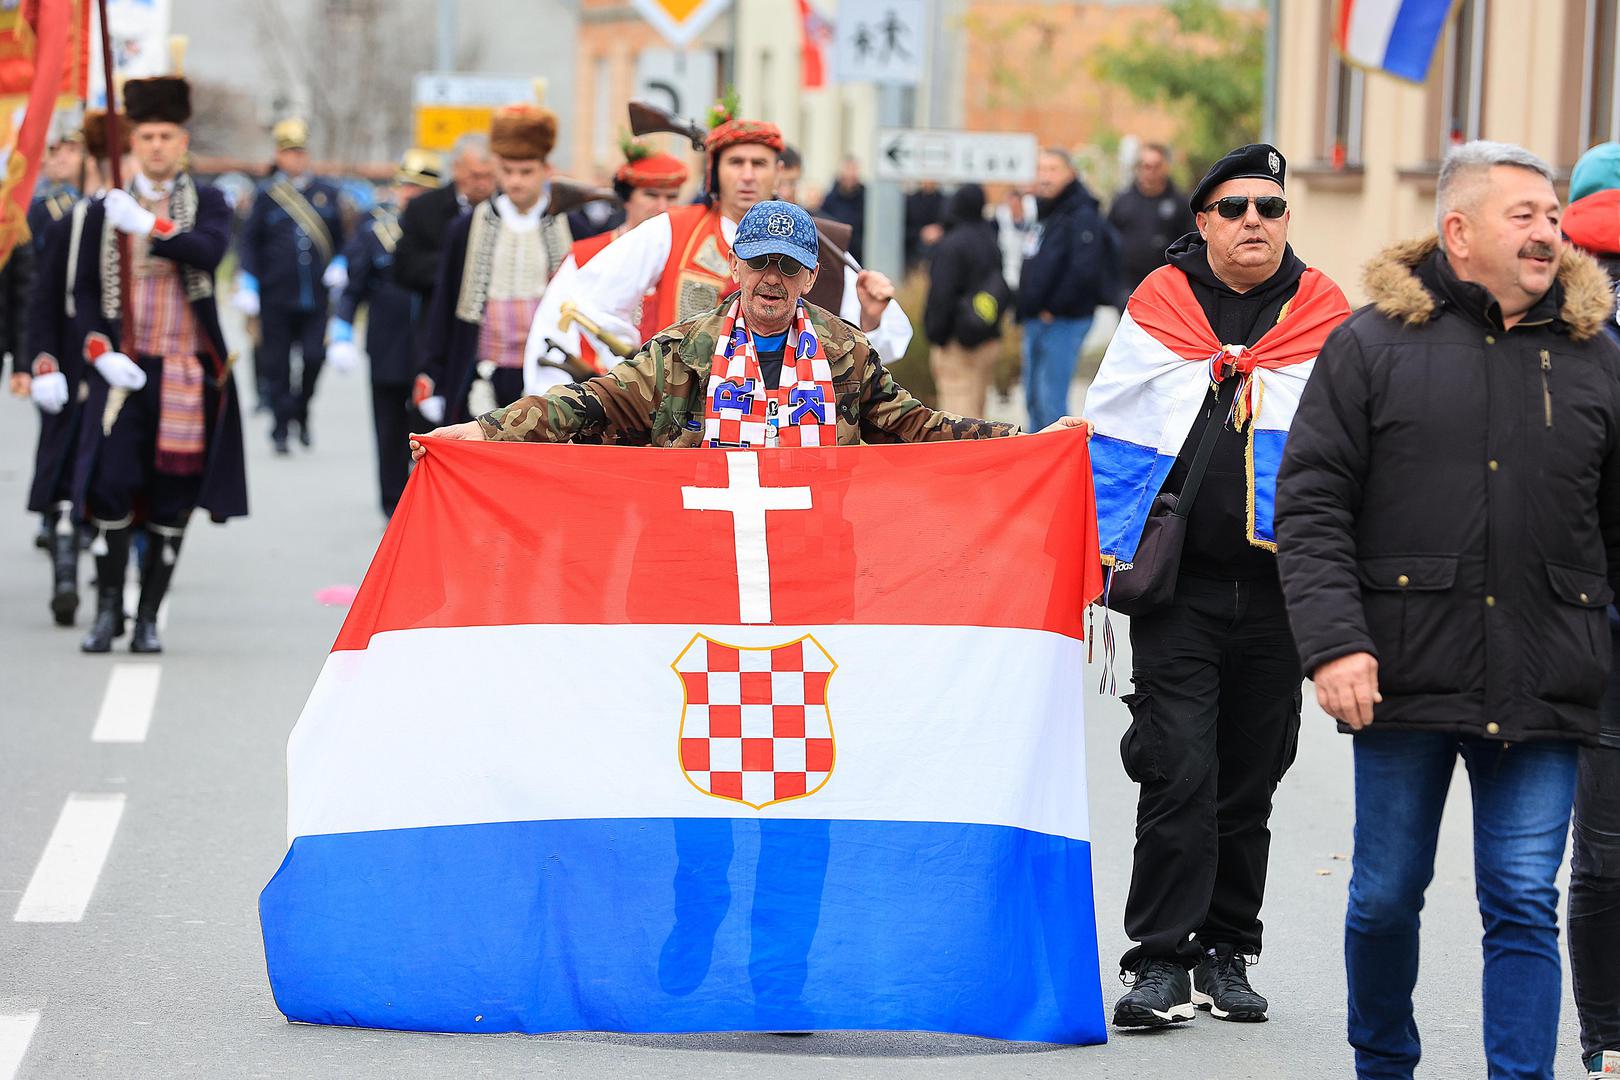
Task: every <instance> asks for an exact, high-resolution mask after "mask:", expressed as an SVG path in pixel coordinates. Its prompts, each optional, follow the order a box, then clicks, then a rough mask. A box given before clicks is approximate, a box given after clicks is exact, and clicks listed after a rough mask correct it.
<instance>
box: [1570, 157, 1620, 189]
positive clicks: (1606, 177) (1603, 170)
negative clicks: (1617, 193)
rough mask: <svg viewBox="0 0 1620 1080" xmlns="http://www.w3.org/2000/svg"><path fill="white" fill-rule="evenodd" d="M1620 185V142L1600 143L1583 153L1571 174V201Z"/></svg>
mask: <svg viewBox="0 0 1620 1080" xmlns="http://www.w3.org/2000/svg"><path fill="white" fill-rule="evenodd" d="M1617 187H1620V143H1612V142H1606V143H1598V144H1597V145H1596V146H1594V147H1592V149H1590V150H1588V151H1587V152H1586V153H1584V154H1582V155H1581V160H1579V161H1577V162H1576V163H1575V171H1573V172H1571V173H1570V174H1569V201H1570V202H1574V201H1575V200H1576V199H1584V198H1586V196H1588V195H1593V194H1596V193H1597V192H1599V191H1607V190H1608V189H1609V188H1617Z"/></svg>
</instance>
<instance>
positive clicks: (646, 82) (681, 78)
mask: <svg viewBox="0 0 1620 1080" xmlns="http://www.w3.org/2000/svg"><path fill="white" fill-rule="evenodd" d="M631 96H632V97H636V98H639V99H641V100H642V101H650V102H652V103H653V104H654V105H662V106H663V107H664V108H666V109H668V110H669V111H670V112H672V113H674V114H675V115H676V116H702V115H703V114H704V112H705V111H706V110H707V109H708V108H709V106H710V105H712V104H714V99H715V98H717V97H719V96H720V61H719V58H718V54H716V53H715V51H714V50H713V49H683V50H682V51H680V52H676V51H675V50H674V49H643V50H641V52H640V53H639V54H637V56H636V90H635V93H634V94H632V95H631Z"/></svg>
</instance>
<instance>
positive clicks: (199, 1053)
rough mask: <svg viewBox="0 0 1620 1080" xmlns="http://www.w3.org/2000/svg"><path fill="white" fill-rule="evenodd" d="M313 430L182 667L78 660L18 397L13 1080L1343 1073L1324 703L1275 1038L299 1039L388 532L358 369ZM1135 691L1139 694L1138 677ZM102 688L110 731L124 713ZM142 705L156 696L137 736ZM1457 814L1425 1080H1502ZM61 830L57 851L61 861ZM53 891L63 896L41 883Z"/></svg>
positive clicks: (7, 459) (1250, 1032)
mask: <svg viewBox="0 0 1620 1080" xmlns="http://www.w3.org/2000/svg"><path fill="white" fill-rule="evenodd" d="M314 423H315V438H316V445H315V448H314V449H313V450H312V451H297V448H296V447H295V451H297V452H295V453H294V454H293V455H292V457H291V458H290V459H279V460H278V459H273V458H272V457H271V455H270V453H269V444H268V439H267V438H266V437H265V436H264V434H263V433H262V431H261V430H260V429H261V427H262V426H263V425H262V424H261V422H260V420H259V419H257V418H256V419H253V420H252V421H250V424H249V430H250V433H251V437H250V439H249V442H248V450H249V472H250V485H251V492H252V508H253V514H252V516H251V517H250V518H248V519H246V520H245V521H238V522H233V523H232V524H230V525H228V526H225V527H223V528H221V527H215V526H212V525H209V524H207V523H206V522H204V521H199V522H198V523H197V524H196V525H195V526H194V527H193V529H192V530H191V532H190V534H189V536H188V539H187V546H186V551H185V553H184V556H183V559H182V562H181V564H180V567H179V572H178V575H177V579H176V585H175V587H174V592H173V596H172V603H171V605H170V608H171V610H170V612H169V615H168V625H167V633H166V635H165V644H166V646H167V649H168V651H167V652H166V653H165V654H164V655H163V656H162V657H161V658H160V659H156V660H154V659H145V658H134V657H131V656H130V654H128V653H127V652H114V653H113V654H111V655H110V656H104V657H87V656H82V655H80V654H79V652H78V649H77V642H78V638H79V636H80V634H82V632H83V629H84V627H85V625H86V624H87V622H88V611H89V609H90V607H91V606H92V602H91V601H90V600H89V598H88V596H87V598H86V607H85V608H82V609H81V613H80V618H79V627H78V628H76V629H75V630H73V631H68V630H61V629H57V628H55V627H54V626H52V625H51V622H50V616H49V613H48V611H47V609H46V599H47V596H48V585H49V569H48V566H47V561H46V559H45V557H44V555H43V554H41V553H40V552H37V551H35V550H34V549H33V547H32V546H31V541H32V535H33V529H34V522H33V520H32V519H31V518H30V517H29V516H27V515H25V514H24V512H23V511H22V506H23V504H24V501H25V488H26V484H27V480H28V476H29V472H30V469H31V456H32V446H33V438H34V430H35V427H34V416H33V413H32V410H31V408H30V407H29V406H28V405H27V404H26V403H23V402H17V401H14V400H11V399H5V400H0V508H3V509H0V677H3V682H0V1080H8V1078H9V1077H11V1076H13V1075H15V1076H21V1077H53V1078H54V1077H91V1076H94V1077H101V1076H107V1077H148V1076H150V1077H175V1076H254V1077H258V1076H265V1077H270V1076H275V1077H282V1076H289V1077H303V1076H317V1075H319V1076H344V1077H403V1076H452V1075H453V1076H505V1075H512V1074H515V1073H518V1072H519V1071H522V1072H525V1073H533V1074H538V1075H548V1076H612V1077H615V1078H617V1080H634V1078H640V1077H658V1078H666V1077H702V1078H704V1080H712V1078H715V1077H726V1076H747V1077H750V1078H763V1077H775V1076H781V1077H794V1078H804V1077H842V1076H883V1077H886V1078H887V1077H908V1076H917V1077H923V1076H926V1077H938V1076H960V1077H1072V1076H1087V1077H1119V1078H1126V1077H1130V1078H1136V1077H1145V1076H1198V1077H1201V1078H1205V1080H1237V1078H1245V1077H1321V1076H1347V1075H1350V1073H1351V1064H1350V1061H1351V1059H1350V1053H1349V1049H1348V1047H1347V1046H1346V1045H1345V1042H1344V971H1343V964H1342V958H1341V950H1340V935H1341V926H1342V920H1343V913H1344V895H1345V886H1346V883H1347V881H1348V876H1349V866H1350V864H1349V862H1348V861H1347V856H1348V854H1349V852H1350V828H1351V819H1350V813H1349V807H1350V746H1349V741H1348V740H1347V739H1346V738H1343V737H1341V736H1338V735H1336V734H1335V733H1334V732H1333V730H1332V727H1331V725H1330V724H1329V723H1328V721H1327V720H1326V719H1325V718H1324V717H1323V716H1322V714H1321V713H1320V712H1318V711H1317V710H1316V709H1315V707H1314V706H1311V707H1310V708H1309V709H1308V711H1307V713H1306V717H1305V735H1304V737H1303V739H1302V746H1301V750H1300V755H1299V760H1298V763H1297V764H1296V765H1295V766H1294V769H1293V771H1292V772H1291V773H1290V774H1289V776H1288V777H1287V779H1286V780H1285V781H1284V784H1283V787H1282V790H1281V792H1280V793H1279V796H1278V802H1277V811H1276V815H1275V817H1274V821H1273V824H1274V827H1275V832H1276V838H1275V841H1274V844H1273V847H1272V861H1271V884H1270V891H1269V896H1268V901H1267V909H1266V912H1265V921H1266V928H1267V948H1266V952H1265V956H1264V958H1263V960H1262V961H1261V963H1260V965H1259V967H1258V968H1256V969H1255V970H1254V973H1253V978H1254V982H1255V984H1256V986H1257V988H1258V989H1260V990H1261V991H1262V992H1264V993H1265V994H1267V995H1268V996H1269V997H1270V999H1271V1002H1272V1020H1271V1022H1270V1023H1267V1024H1263V1025H1255V1026H1244V1025H1234V1024H1223V1023H1219V1022H1216V1021H1213V1020H1211V1019H1209V1018H1208V1016H1207V1015H1203V1014H1201V1015H1200V1017H1199V1018H1198V1019H1197V1020H1196V1021H1195V1022H1193V1023H1192V1024H1189V1025H1184V1026H1181V1027H1178V1028H1175V1029H1172V1030H1168V1031H1164V1032H1159V1033H1152V1034H1145V1035H1119V1034H1117V1033H1115V1034H1113V1035H1112V1040H1111V1042H1110V1043H1109V1044H1108V1045H1106V1046H1097V1047H1086V1048H1073V1047H1053V1046H1032V1045H1023V1044H1005V1043H997V1042H991V1041H986V1040H978V1039H968V1038H952V1037H944V1036H939V1035H924V1034H883V1033H860V1032H841V1033H827V1034H818V1035H814V1036H811V1037H809V1038H802V1039H782V1038H777V1037H773V1036H766V1035H752V1034H739V1035H701V1036H635V1035H604V1034H574V1035H558V1036H529V1037H525V1036H495V1035H485V1036H440V1035H421V1034H401V1033H395V1032H382V1031H362V1030H349V1029H333V1028H316V1027H308V1026H302V1025H290V1024H288V1023H286V1022H285V1020H284V1019H283V1018H282V1017H281V1015H280V1014H279V1013H278V1012H277V1010H276V1006H275V1003H274V1001H273V1000H272V998H271V995H270V990H269V986H268V983H267V981H266V978H265V969H264V955H263V951H262V948H261V945H260V939H259V929H258V920H257V909H256V902H257V896H258V892H259V890H260V889H261V888H262V887H263V885H264V883H265V882H266V881H267V880H269V878H270V876H271V874H272V873H273V872H274V871H275V869H276V867H277V865H278V863H279V862H280V860H281V857H282V854H283V850H284V826H285V814H286V796H285V780H286V773H285V757H284V750H285V746H286V740H287V735H288V732H289V731H290V730H291V728H292V726H293V723H294V721H295V720H296V719H297V716H298V713H299V710H300V708H301V707H302V705H303V702H304V698H305V696H306V694H307V693H308V691H309V689H310V687H311V685H312V684H313V682H314V679H315V676H316V673H317V672H318V671H319V669H320V666H321V663H322V661H323V659H324V657H325V655H326V652H327V649H328V648H329V646H330V644H331V642H332V639H333V637H334V635H335V634H336V632H337V629H338V626H339V624H340V622H341V620H342V618H343V611H342V610H341V609H340V608H333V607H324V606H322V605H321V604H320V603H318V602H317V601H316V599H315V594H316V593H317V591H319V590H321V589H323V588H326V587H328V586H333V585H355V584H358V583H359V581H360V579H361V577H362V575H363V574H364V572H365V568H366V565H367V563H368V561H369V559H370V557H371V553H372V551H373V550H374V548H375V545H376V543H377V540H378V538H379V537H380V535H381V532H382V527H383V523H382V520H381V516H380V514H379V513H378V511H377V510H376V509H375V505H376V496H375V494H374V487H373V480H372V471H371V470H372V450H371V441H370V440H371V434H370V429H369V424H370V412H369V406H368V403H367V401H366V394H365V382H364V378H363V376H360V375H351V376H349V377H347V378H344V377H342V376H337V375H333V374H331V373H328V374H327V375H326V376H325V378H324V381H323V384H322V388H321V394H320V398H319V400H318V401H317V406H316V413H315V421H314ZM85 573H86V576H88V567H86V571H85ZM1121 629H1123V628H1122V627H1121ZM1099 656H1100V650H1099ZM130 665H134V667H133V668H131V667H130ZM1119 671H1120V673H1121V676H1120V677H1121V681H1122V682H1123V681H1125V673H1127V672H1128V660H1127V659H1126V658H1124V657H1122V658H1121V659H1120V662H1119ZM154 673H156V674H154ZM1092 674H1093V676H1094V678H1093V683H1095V675H1096V674H1097V672H1095V671H1094V672H1093V673H1092ZM154 680H155V684H154ZM114 684H117V685H116V687H115V686H114ZM110 688H112V689H110ZM109 693H112V695H113V698H114V706H113V707H112V708H111V710H110V711H111V712H112V713H113V714H115V715H109V716H102V712H103V702H104V699H105V698H106V697H107V696H108V695H109ZM154 693H155V697H154V696H153V695H154ZM142 701H151V702H152V703H153V708H152V709H151V712H150V720H149V723H148V724H145V725H143V724H142V722H141V721H142V719H143V718H144V717H145V715H146V713H145V712H144V710H143V709H141V708H140V703H141V702H142ZM1086 708H1087V714H1088V727H1089V732H1088V745H1089V754H1090V763H1091V764H1090V777H1089V780H1090V794H1089V797H1090V802H1091V817H1092V829H1093V834H1092V836H1093V844H1094V849H1095V867H1096V892H1097V911H1098V920H1099V922H1098V934H1099V940H1100V942H1101V944H1102V971H1101V972H1100V977H1101V978H1102V980H1103V984H1104V997H1105V1001H1106V1002H1107V1003H1108V1004H1109V1005H1110V1006H1111V1004H1112V1002H1113V999H1114V998H1115V997H1117V996H1118V994H1119V993H1121V992H1122V988H1121V986H1120V984H1119V983H1118V982H1117V981H1116V978H1115V971H1114V970H1113V961H1114V960H1115V959H1116V958H1117V957H1118V955H1119V953H1120V952H1121V951H1122V950H1123V949H1124V948H1125V947H1126V945H1127V942H1126V940H1125V938H1124V935H1123V933H1122V932H1121V930H1120V911H1121V905H1122V903H1123V900H1124V895H1125V889H1126V885H1127V882H1128V877H1129V867H1130V853H1131V837H1132V821H1133V809H1134V800H1135V793H1134V789H1133V787H1132V785H1131V784H1130V783H1129V782H1128V781H1127V780H1126V779H1125V777H1124V775H1123V773H1122V772H1121V769H1120V764H1119V756H1118V749H1117V747H1118V739H1119V735H1120V733H1121V732H1122V730H1123V727H1124V723H1125V718H1126V711H1125V708H1124V706H1123V705H1121V704H1120V703H1119V702H1118V701H1117V700H1115V699H1112V698H1105V697H1097V696H1093V697H1092V698H1090V699H1089V700H1088V701H1087V703H1086ZM137 736H140V737H139V738H138V739H137V738H136V737H137ZM108 738H121V739H124V740H126V741H107V739H108ZM1452 796H1453V798H1452V803H1451V805H1450V806H1449V807H1448V813H1447V819H1446V824H1445V831H1444V835H1443V837H1442V842H1441V845H1440V863H1439V867H1438V869H1437V873H1436V875H1435V881H1434V885H1433V886H1432V887H1431V888H1430V890H1429V895H1428V904H1427V909H1426V912H1425V915H1426V918H1425V920H1424V921H1425V934H1424V951H1423V968H1422V976H1421V981H1420V986H1419V1000H1418V1010H1419V1018H1420V1021H1419V1022H1420V1025H1421V1028H1422V1032H1423V1036H1424V1043H1425V1051H1426V1054H1425V1057H1426V1062H1427V1064H1426V1066H1425V1067H1424V1068H1423V1069H1422V1070H1421V1071H1420V1075H1428V1076H1445V1077H1462V1076H1482V1075H1483V1074H1484V1061H1483V1054H1482V1051H1481V1048H1480V1026H1481V1021H1480V1016H1479V996H1480V979H1479V970H1478V969H1479V933H1480V931H1479V918H1478V914H1477V911H1476V908H1475V903H1474V896H1473V883H1472V882H1473V879H1472V869H1471V841H1470V834H1469V812H1468V801H1467V785H1466V781H1465V780H1463V781H1460V782H1458V783H1457V784H1455V785H1454V787H1453V792H1452ZM59 819H60V820H61V821H62V827H61V828H62V831H63V832H64V837H62V838H59V839H61V841H62V842H60V843H57V844H52V843H51V838H52V835H53V830H56V829H57V828H58V822H59ZM66 834H71V836H72V837H73V838H74V844H73V845H68V846H64V844H66ZM103 851H104V852H105V858H104V859H103V858H101V853H102V852H103ZM42 860H44V861H46V862H47V863H50V867H49V868H48V869H49V872H47V871H45V870H40V869H39V868H40V865H41V862H42ZM53 860H54V861H53ZM36 876H39V878H40V880H44V881H47V882H55V883H56V885H57V889H56V893H55V894H53V893H52V891H51V890H50V889H47V888H45V887H44V886H40V888H39V889H38V890H32V889H30V883H31V881H34V880H36ZM25 892H29V893H30V894H31V895H29V896H25V895H24V894H25ZM76 904H78V905H79V906H82V908H83V910H82V913H79V915H78V917H77V918H75V917H74V916H75V914H76V912H75V905H76ZM14 915H15V916H17V917H18V918H27V919H29V920H33V919H35V918H38V917H40V916H41V915H44V916H48V917H52V918H58V919H65V920H67V921H17V919H16V918H14ZM1572 1012H1573V1009H1572V1005H1571V1004H1570V1002H1569V1000H1568V993H1567V990H1566V1001H1565V1006H1564V1038H1563V1043H1564V1046H1565V1047H1566V1052H1565V1053H1564V1054H1563V1056H1562V1058H1561V1059H1560V1066H1561V1068H1562V1070H1563V1071H1562V1072H1561V1073H1560V1076H1569V1077H1575V1076H1579V1075H1583V1074H1582V1073H1580V1071H1579V1070H1578V1068H1577V1062H1576V1056H1577V1055H1576V1051H1575V1046H1576V1043H1575V1033H1574V1023H1573V1015H1572Z"/></svg>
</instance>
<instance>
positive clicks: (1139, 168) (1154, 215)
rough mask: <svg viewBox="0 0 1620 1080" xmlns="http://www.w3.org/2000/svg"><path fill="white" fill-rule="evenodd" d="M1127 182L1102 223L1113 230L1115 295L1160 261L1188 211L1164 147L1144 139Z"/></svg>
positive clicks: (1186, 222) (1188, 218)
mask: <svg viewBox="0 0 1620 1080" xmlns="http://www.w3.org/2000/svg"><path fill="white" fill-rule="evenodd" d="M1131 172H1132V179H1131V186H1130V187H1128V188H1126V189H1125V190H1124V191H1121V192H1120V193H1119V194H1118V195H1115V196H1114V202H1113V205H1111V206H1110V207H1109V208H1108V224H1110V225H1112V226H1113V227H1114V231H1115V232H1116V233H1118V234H1119V265H1120V278H1121V281H1120V295H1121V298H1123V297H1126V296H1129V295H1130V294H1131V293H1133V292H1135V291H1136V287H1137V286H1138V285H1140V284H1142V279H1143V278H1145V277H1147V276H1148V275H1149V274H1151V273H1153V271H1155V270H1157V269H1158V268H1159V267H1161V266H1163V265H1164V264H1165V262H1166V260H1167V258H1168V256H1167V255H1166V254H1165V249H1167V248H1168V247H1169V246H1170V244H1171V242H1173V241H1174V240H1176V239H1177V238H1178V237H1182V236H1186V235H1187V234H1188V233H1190V232H1192V231H1193V230H1194V229H1195V228H1197V226H1196V225H1194V224H1193V214H1192V210H1191V209H1190V208H1189V207H1188V206H1187V201H1186V199H1185V198H1184V197H1183V196H1182V194H1181V192H1180V191H1179V190H1178V189H1177V188H1176V185H1175V184H1174V183H1173V182H1172V181H1171V179H1170V148H1169V147H1168V146H1164V145H1163V144H1161V143H1147V144H1145V145H1144V146H1143V147H1142V149H1141V150H1140V151H1139V152H1138V153H1137V155H1136V164H1135V165H1134V166H1133V167H1132V170H1131Z"/></svg>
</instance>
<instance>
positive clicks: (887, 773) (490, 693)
mask: <svg viewBox="0 0 1620 1080" xmlns="http://www.w3.org/2000/svg"><path fill="white" fill-rule="evenodd" d="M695 629H698V628H693V627H691V626H645V625H630V626H537V625H523V626H507V627H459V628H450V629H424V630H400V631H393V632H389V633H384V634H379V635H377V636H375V637H373V638H372V639H371V644H370V646H369V647H368V648H366V649H364V650H351V651H345V652H336V653H333V654H332V655H331V656H330V657H328V658H327V662H326V666H325V667H324V668H323V669H322V671H321V675H320V678H319V680H318V681H317V682H316V685H315V690H314V692H313V693H312V694H311V695H310V698H309V702H308V704H306V705H305V707H304V712H303V715H302V717H301V718H300V719H299V721H298V726H297V728H296V729H295V730H294V731H293V734H292V739H291V741H290V742H289V744H288V749H287V756H288V773H289V777H290V783H289V792H288V818H289V821H288V828H289V838H291V837H297V836H306V835H313V834H318V833H340V832H361V831H367V830H375V829H400V828H413V827H422V826H433V825H458V824H471V823H475V822H488V821H536V820H562V819H587V818H642V817H656V818H670V817H677V818H678V817H755V816H764V817H789V818H811V819H816V818H832V819H859V820H868V821H942V822H963V823H976V824H986V825H1010V826H1015V827H1020V828H1025V829H1030V830H1034V831H1037V832H1043V833H1049V834H1053V835H1061V836H1067V837H1071V838H1074V839H1079V840H1085V839H1089V833H1088V826H1087V819H1086V788H1085V769H1084V762H1085V739H1084V724H1083V716H1082V702H1083V700H1084V697H1085V686H1084V679H1085V671H1084V668H1085V652H1084V646H1083V645H1082V644H1081V643H1080V642H1079V641H1076V640H1074V639H1072V638H1068V637H1065V636H1063V635H1061V634H1054V633H1049V632H1046V631H1038V630H1014V629H1004V628H994V627H977V626H872V625H855V626H830V627H797V628H795V627H781V626H777V627H746V628H741V627H704V628H700V629H703V630H704V631H705V632H706V633H707V634H708V635H709V636H710V637H711V638H713V639H715V640H717V641H720V642H724V643H727V644H732V645H739V646H773V645H778V644H783V643H786V642H790V641H793V640H794V639H796V638H799V637H801V636H803V635H804V634H805V633H806V632H810V633H813V634H814V636H815V638H816V640H817V642H819V643H820V645H821V646H822V647H823V648H824V649H825V650H826V651H827V653H828V654H829V655H830V656H831V657H832V658H833V661H834V662H836V663H837V665H838V668H837V670H836V671H835V672H834V673H833V675H832V677H831V681H830V684H829V686H828V691H827V694H828V696H827V700H828V704H829V706H830V709H831V717H832V729H833V738H834V743H835V756H836V760H835V764H834V767H833V771H832V774H831V777H830V778H829V780H828V783H827V784H826V786H825V787H824V788H822V789H821V790H820V791H818V792H816V793H815V794H813V795H811V796H809V797H807V798H803V799H797V800H793V801H789V802H782V803H777V804H775V805H771V806H767V807H766V808H765V809H764V810H754V809H753V808H751V807H749V806H746V805H743V804H740V803H737V802H732V801H729V800H725V799H720V798H716V797H714V796H710V795H705V794H703V793H701V792H699V791H697V790H696V789H695V788H694V787H693V786H692V785H691V784H690V783H688V782H687V780H686V778H685V776H684V774H683V773H682V771H681V767H680V763H679V759H678V742H677V738H678V733H679V731H680V726H681V712H682V704H683V701H684V695H683V691H682V687H681V682H680V680H679V678H678V677H677V675H676V674H675V672H674V671H673V670H672V668H671V666H670V665H671V664H672V663H673V662H674V661H675V659H676V657H677V656H679V655H680V654H681V652H682V650H683V649H684V648H685V647H686V645H687V643H688V642H689V641H690V640H691V639H692V636H693V634H694V632H695ZM582 657H592V658H596V661H595V664H594V665H593V667H592V668H591V669H590V672H588V671H587V669H585V668H582V666H581V664H580V659H581V658H582ZM591 672H600V674H597V673H591ZM444 673H452V674H453V678H445V677H443V675H444ZM1054 673H1055V674H1054Z"/></svg>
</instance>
